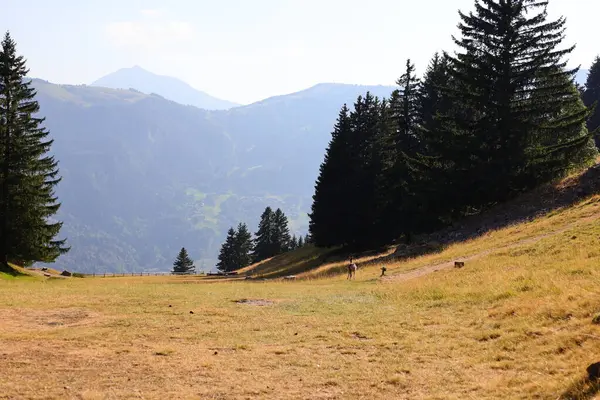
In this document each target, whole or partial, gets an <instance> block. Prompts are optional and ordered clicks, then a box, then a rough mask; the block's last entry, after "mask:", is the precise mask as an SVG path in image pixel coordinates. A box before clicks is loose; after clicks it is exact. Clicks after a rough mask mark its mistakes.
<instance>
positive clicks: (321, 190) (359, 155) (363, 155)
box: [309, 92, 387, 249]
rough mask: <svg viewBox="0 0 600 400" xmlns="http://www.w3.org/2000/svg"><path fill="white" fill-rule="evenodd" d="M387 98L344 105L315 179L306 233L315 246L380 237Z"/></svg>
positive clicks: (365, 242)
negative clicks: (378, 216) (383, 122)
mask: <svg viewBox="0 0 600 400" xmlns="http://www.w3.org/2000/svg"><path fill="white" fill-rule="evenodd" d="M384 109H385V110H387V105H386V103H385V102H381V101H379V99H378V98H376V97H374V96H373V95H372V94H371V93H369V92H367V93H366V94H365V96H364V97H363V96H359V97H358V98H357V100H356V102H355V103H354V110H353V111H352V112H351V113H349V111H348V108H347V107H346V106H344V107H343V108H342V110H341V111H340V114H339V116H338V121H337V123H336V125H335V127H334V130H333V132H332V139H331V142H330V143H329V147H328V149H327V154H326V156H325V161H324V162H323V164H322V165H321V170H320V174H319V177H318V179H317V183H316V185H315V194H314V196H313V205H312V212H311V214H309V217H310V225H309V231H310V236H311V238H312V240H313V241H314V243H315V244H316V245H317V246H319V247H332V246H345V247H348V248H352V249H359V248H365V247H368V246H370V245H372V244H373V243H374V242H376V241H377V239H378V229H377V224H376V223H375V222H374V221H375V220H376V219H377V215H378V212H379V210H378V201H379V200H378V197H379V196H378V195H379V187H380V186H381V185H380V184H379V182H380V178H379V177H380V175H381V173H382V170H383V165H384V161H383V160H382V158H381V155H382V145H381V144H382V137H381V136H382V132H387V127H386V129H382V128H383V125H382V123H381V120H382V110H384Z"/></svg>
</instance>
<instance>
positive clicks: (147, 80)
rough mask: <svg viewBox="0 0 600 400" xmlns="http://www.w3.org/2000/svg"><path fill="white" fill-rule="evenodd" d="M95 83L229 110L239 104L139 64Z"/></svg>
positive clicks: (184, 102) (100, 85)
mask: <svg viewBox="0 0 600 400" xmlns="http://www.w3.org/2000/svg"><path fill="white" fill-rule="evenodd" d="M91 86H97V87H106V88H111V89H135V90H138V91H140V92H142V93H146V94H152V93H155V94H158V95H160V96H163V97H164V98H165V99H168V100H172V101H175V102H177V103H180V104H183V105H191V106H194V107H198V108H202V109H205V110H228V109H230V108H233V107H237V106H239V104H237V103H233V102H231V101H227V100H222V99H218V98H216V97H213V96H211V95H209V94H207V93H205V92H202V91H200V90H197V89H194V88H193V87H192V86H190V85H189V84H187V83H185V82H183V81H182V80H179V79H177V78H173V77H170V76H164V75H157V74H154V73H152V72H150V71H147V70H145V69H143V68H141V67H139V66H137V65H136V66H134V67H132V68H122V69H120V70H118V71H115V72H113V73H111V74H108V75H106V76H104V77H102V78H100V79H98V80H96V81H94V82H93V83H92V84H91Z"/></svg>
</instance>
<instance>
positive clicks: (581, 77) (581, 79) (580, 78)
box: [575, 69, 590, 86]
mask: <svg viewBox="0 0 600 400" xmlns="http://www.w3.org/2000/svg"><path fill="white" fill-rule="evenodd" d="M589 72H590V71H588V70H587V69H580V70H579V71H577V74H576V75H575V82H577V83H578V84H580V85H581V86H584V85H585V81H586V80H587V76H588V74H589Z"/></svg>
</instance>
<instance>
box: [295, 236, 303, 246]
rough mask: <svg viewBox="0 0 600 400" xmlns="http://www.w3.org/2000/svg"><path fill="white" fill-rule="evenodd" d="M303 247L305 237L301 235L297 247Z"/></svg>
mask: <svg viewBox="0 0 600 400" xmlns="http://www.w3.org/2000/svg"><path fill="white" fill-rule="evenodd" d="M303 247H304V238H303V237H302V236H300V237H299V238H298V242H297V245H296V248H297V249H301V248H303Z"/></svg>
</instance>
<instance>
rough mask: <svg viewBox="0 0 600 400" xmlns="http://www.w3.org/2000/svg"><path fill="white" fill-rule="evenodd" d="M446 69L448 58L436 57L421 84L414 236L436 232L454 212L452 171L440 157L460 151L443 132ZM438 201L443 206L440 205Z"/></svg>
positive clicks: (447, 108)
mask: <svg viewBox="0 0 600 400" xmlns="http://www.w3.org/2000/svg"><path fill="white" fill-rule="evenodd" d="M449 68H450V67H449V59H448V56H447V54H445V53H443V54H442V55H440V54H439V53H435V54H434V55H433V57H432V59H431V61H430V62H429V65H428V66H427V69H426V71H425V74H424V75H423V79H422V81H421V91H420V96H419V100H418V110H419V111H418V112H419V121H420V126H419V127H418V134H417V136H418V137H419V140H420V143H419V151H418V154H417V155H416V156H415V157H414V159H413V160H411V161H412V164H411V165H412V167H413V176H417V177H418V183H419V184H418V187H416V188H414V190H415V191H416V192H418V194H419V195H418V197H419V203H420V211H418V212H417V215H418V219H419V221H418V225H419V229H417V232H418V231H420V230H422V231H429V230H432V229H435V228H436V227H438V226H439V225H440V224H443V223H444V222H445V221H444V218H443V216H444V214H445V213H447V212H448V211H449V210H453V209H454V205H453V204H452V201H451V200H452V198H451V197H450V198H447V194H448V193H451V191H452V184H451V182H452V179H451V178H452V174H453V173H454V171H453V170H452V165H451V160H448V159H445V158H444V157H443V155H444V154H446V153H447V152H448V151H450V152H453V151H460V149H458V148H457V149H454V148H453V147H454V146H457V142H458V145H460V143H459V142H460V141H455V140H454V139H455V138H454V137H453V136H452V135H449V134H448V133H449V132H447V131H446V130H445V126H446V125H445V122H446V121H447V120H448V118H447V116H448V115H449V114H450V112H451V110H452V108H453V103H452V97H451V96H449V95H448V93H452V89H453V87H454V86H453V81H452V78H451V76H450V71H449ZM441 198H443V199H444V201H443V202H441V201H439V199H441ZM440 216H441V217H442V218H440Z"/></svg>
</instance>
